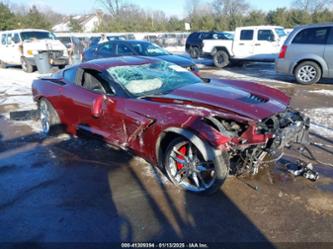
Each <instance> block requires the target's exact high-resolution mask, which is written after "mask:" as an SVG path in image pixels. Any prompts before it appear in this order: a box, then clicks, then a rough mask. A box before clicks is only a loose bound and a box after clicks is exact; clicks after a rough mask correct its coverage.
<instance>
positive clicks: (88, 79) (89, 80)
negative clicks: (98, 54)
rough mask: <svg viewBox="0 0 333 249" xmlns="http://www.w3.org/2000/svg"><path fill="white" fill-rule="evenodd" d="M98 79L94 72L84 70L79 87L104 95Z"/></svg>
mask: <svg viewBox="0 0 333 249" xmlns="http://www.w3.org/2000/svg"><path fill="white" fill-rule="evenodd" d="M98 78H99V77H98V72H96V71H94V70H84V71H83V74H82V79H81V86H82V87H83V88H85V89H88V90H90V91H93V92H96V93H106V91H105V88H104V86H103V84H102V82H101V81H100V80H99V79H98Z"/></svg>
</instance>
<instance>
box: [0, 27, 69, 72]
mask: <svg viewBox="0 0 333 249" xmlns="http://www.w3.org/2000/svg"><path fill="white" fill-rule="evenodd" d="M40 53H43V54H47V57H48V62H49V64H50V65H54V66H60V67H64V66H65V65H67V64H68V53H67V49H66V47H65V46H64V45H63V44H62V43H61V42H60V41H59V40H56V38H55V36H54V34H53V33H51V32H49V31H47V30H40V29H20V30H8V31H1V32H0V68H5V67H6V66H7V65H21V66H22V69H23V70H24V71H25V72H28V73H31V72H33V71H34V69H35V67H36V61H35V55H38V54H40Z"/></svg>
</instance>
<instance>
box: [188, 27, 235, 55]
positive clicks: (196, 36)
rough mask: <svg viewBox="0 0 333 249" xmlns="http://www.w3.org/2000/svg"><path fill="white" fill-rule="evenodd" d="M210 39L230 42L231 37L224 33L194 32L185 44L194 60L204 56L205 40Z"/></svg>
mask: <svg viewBox="0 0 333 249" xmlns="http://www.w3.org/2000/svg"><path fill="white" fill-rule="evenodd" d="M209 39H219V40H220V39H221V40H230V39H231V38H230V36H228V35H227V34H225V33H223V32H214V31H210V32H193V33H191V34H190V35H189V36H188V37H187V39H186V44H185V50H186V52H187V53H188V54H190V56H191V57H192V58H195V59H196V58H198V57H200V56H201V55H202V47H203V43H202V41H203V40H209Z"/></svg>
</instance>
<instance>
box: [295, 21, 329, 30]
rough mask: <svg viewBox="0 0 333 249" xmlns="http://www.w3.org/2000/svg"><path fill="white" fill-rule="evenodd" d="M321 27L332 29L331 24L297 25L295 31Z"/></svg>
mask: <svg viewBox="0 0 333 249" xmlns="http://www.w3.org/2000/svg"><path fill="white" fill-rule="evenodd" d="M322 27H333V22H327V23H314V24H306V25H299V26H297V27H295V29H297V30H299V29H303V28H322Z"/></svg>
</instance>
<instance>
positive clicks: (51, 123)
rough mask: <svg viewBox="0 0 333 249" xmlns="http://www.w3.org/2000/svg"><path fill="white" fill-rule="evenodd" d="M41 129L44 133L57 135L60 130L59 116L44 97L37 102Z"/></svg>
mask: <svg viewBox="0 0 333 249" xmlns="http://www.w3.org/2000/svg"><path fill="white" fill-rule="evenodd" d="M38 109H39V119H40V123H41V130H42V132H43V133H44V134H46V135H57V134H59V133H60V132H61V122H60V119H59V116H58V114H57V112H56V110H55V109H54V107H53V106H52V105H51V103H50V102H49V101H47V100H46V99H44V98H43V99H41V100H40V101H39V104H38Z"/></svg>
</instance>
